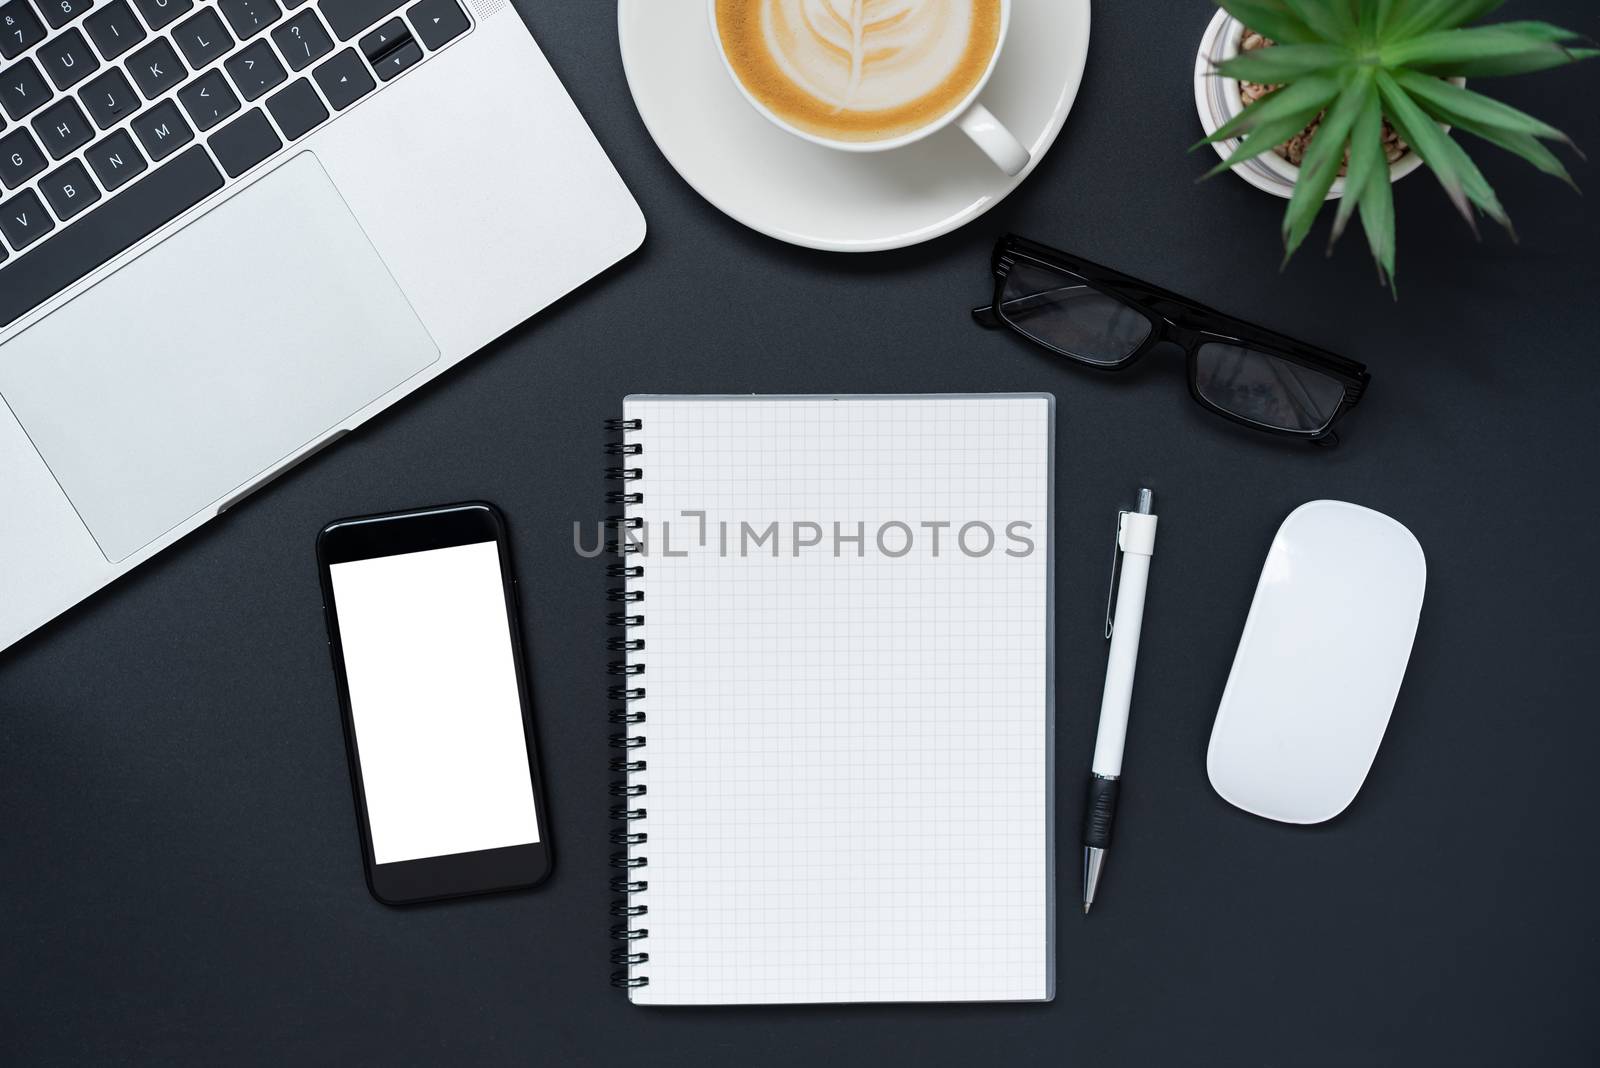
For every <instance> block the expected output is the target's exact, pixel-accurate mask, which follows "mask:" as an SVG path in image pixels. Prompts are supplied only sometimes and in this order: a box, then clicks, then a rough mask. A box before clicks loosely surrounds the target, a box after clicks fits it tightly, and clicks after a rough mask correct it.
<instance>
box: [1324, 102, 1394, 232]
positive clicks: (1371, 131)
mask: <svg viewBox="0 0 1600 1068" xmlns="http://www.w3.org/2000/svg"><path fill="white" fill-rule="evenodd" d="M1375 171H1382V172H1383V173H1382V176H1381V177H1382V179H1383V181H1384V183H1385V184H1388V181H1389V158H1388V156H1387V155H1385V154H1384V151H1383V105H1382V104H1381V103H1379V101H1378V95H1377V94H1376V93H1368V94H1367V97H1366V99H1365V100H1364V101H1363V102H1362V105H1361V113H1360V114H1359V115H1357V116H1356V121H1355V125H1354V126H1352V127H1351V129H1350V162H1349V164H1348V165H1347V166H1346V167H1345V176H1344V196H1343V197H1342V198H1341V199H1340V201H1339V210H1338V211H1337V212H1335V213H1334V216H1333V231H1332V233H1331V234H1330V235H1329V237H1328V251H1329V252H1332V251H1333V246H1334V243H1335V242H1337V241H1338V240H1339V238H1340V237H1341V236H1343V234H1344V228H1345V226H1346V225H1347V224H1348V223H1349V222H1350V216H1351V215H1352V214H1354V213H1355V210H1356V206H1357V204H1359V203H1360V200H1361V193H1362V191H1363V190H1365V189H1366V188H1367V183H1368V182H1370V181H1371V180H1372V177H1373V173H1374V172H1375Z"/></svg>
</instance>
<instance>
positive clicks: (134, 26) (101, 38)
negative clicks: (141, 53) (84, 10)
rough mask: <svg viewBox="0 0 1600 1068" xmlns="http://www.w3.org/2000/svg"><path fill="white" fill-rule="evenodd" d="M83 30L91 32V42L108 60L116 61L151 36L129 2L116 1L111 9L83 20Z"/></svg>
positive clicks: (123, 0)
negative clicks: (145, 30)
mask: <svg viewBox="0 0 1600 1068" xmlns="http://www.w3.org/2000/svg"><path fill="white" fill-rule="evenodd" d="M83 28H84V29H86V30H88V31H89V40H91V41H93V42H94V46H95V47H96V48H98V49H100V54H101V55H102V56H104V57H105V58H106V59H107V60H113V59H116V58H117V57H118V56H120V55H122V53H124V52H126V51H127V50H128V49H130V48H132V47H133V46H134V45H136V44H138V43H139V42H140V41H142V40H144V39H145V38H146V37H148V36H150V35H149V34H147V33H145V32H144V23H142V22H140V21H139V17H138V16H137V15H135V14H134V13H133V8H131V7H129V6H128V0H116V2H115V3H113V4H112V5H111V6H110V7H107V8H102V9H101V10H99V11H96V12H95V13H94V14H93V15H90V16H89V17H88V18H86V19H84V20H83Z"/></svg>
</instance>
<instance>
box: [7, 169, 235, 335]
mask: <svg viewBox="0 0 1600 1068" xmlns="http://www.w3.org/2000/svg"><path fill="white" fill-rule="evenodd" d="M221 188H222V175H221V174H220V173H219V172H218V171H217V167H216V164H214V163H212V162H211V158H210V157H209V156H207V155H206V152H205V149H203V148H201V147H200V146H198V145H196V146H195V147H193V148H190V149H188V150H187V151H184V152H180V153H179V154H178V155H176V156H174V157H172V159H171V160H170V161H169V162H167V163H165V164H163V165H162V166H160V167H157V168H156V169H155V170H153V171H151V172H150V173H149V174H148V175H147V176H145V177H144V178H142V179H140V180H139V181H137V182H134V183H133V184H132V185H130V186H128V188H127V189H124V190H123V191H122V192H121V193H118V194H117V195H116V196H114V197H112V198H111V199H110V200H108V201H106V202H105V204H104V205H102V206H101V207H99V208H96V209H95V210H94V211H92V212H90V213H89V215H88V216H87V217H86V218H85V219H84V221H82V222H80V223H76V224H74V225H72V226H68V227H66V228H65V229H63V230H62V231H61V232H60V233H59V234H57V235H56V236H55V237H53V238H51V239H50V240H49V241H46V242H45V243H44V244H42V245H40V246H39V247H38V248H36V249H34V250H33V251H32V252H30V253H28V254H27V255H26V256H20V257H18V258H17V259H15V260H13V261H12V262H11V263H9V264H7V265H6V266H5V267H4V268H0V326H4V325H5V324H7V323H10V322H13V321H15V320H16V319H17V318H18V317H20V316H22V315H24V314H25V313H27V312H28V311H29V310H31V309H33V308H35V307H37V306H39V305H40V304H42V303H44V302H45V301H46V300H48V299H50V297H52V296H54V295H55V294H56V293H59V292H60V291H61V290H62V289H64V288H66V287H67V286H69V285H71V284H72V283H73V282H75V281H77V280H78V279H79V278H82V277H83V276H84V275H86V274H88V273H89V272H90V271H92V270H94V269H95V268H96V267H98V266H100V265H101V264H102V263H104V262H106V260H109V259H110V258H111V257H113V256H115V255H117V254H118V253H119V252H122V251H124V250H125V249H127V248H128V247H129V246H130V245H132V244H134V243H135V242H136V241H139V240H140V239H142V238H144V237H147V236H149V235H150V234H151V233H154V232H155V231H156V230H159V229H160V228H161V227H163V226H165V225H166V224H167V223H169V222H171V221H172V220H173V219H175V218H177V217H178V216H179V215H182V214H183V213H184V212H185V211H188V210H189V209H190V208H192V207H194V206H195V205H196V204H198V203H200V201H202V200H204V199H205V198H206V197H207V196H209V195H211V194H212V193H214V192H216V191H217V190H218V189H221ZM23 195H24V196H29V195H31V194H23ZM12 199H13V200H15V199H20V198H18V197H13V198H12ZM35 203H37V201H35ZM40 211H41V213H42V212H43V209H42V208H41V209H40ZM11 214H12V213H11V212H7V211H6V206H5V205H4V204H0V229H6V230H7V236H10V234H9V229H8V226H9V224H8V222H7V219H8V218H9V217H10V215H11ZM13 244H14V243H13Z"/></svg>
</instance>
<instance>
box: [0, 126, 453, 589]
mask: <svg viewBox="0 0 1600 1068" xmlns="http://www.w3.org/2000/svg"><path fill="white" fill-rule="evenodd" d="M89 220H90V224H91V225H92V223H93V216H90V217H89ZM438 358H439V350H438V348H437V347H436V346H435V345H434V343H433V339H432V338H431V337H429V335H428V332H427V330H425V329H424V328H423V326H422V323H421V322H420V321H419V320H418V319H417V315H416V312H414V311H413V310H412V308H411V305H410V303H409V302H408V301H407V300H406V297H405V294H403V293H402V292H401V291H400V287H399V286H398V285H397V284H396V283H395V281H394V279H393V277H391V276H390V274H389V271H388V269H387V268H386V267H385V266H384V264H383V261H382V260H381V259H379V258H378V253H377V251H376V250H375V249H373V247H372V245H371V243H370V242H369V241H368V240H367V237H366V234H365V233H363V232H362V230H361V226H360V224H359V223H357V222H356V219H355V217H354V216H352V215H351V214H350V209H349V208H347V207H346V206H345V203H344V199H343V197H341V196H340V195H339V192H338V190H337V189H336V188H335V187H334V185H333V182H332V181H331V180H330V179H329V178H328V176H327V174H326V173H325V172H324V171H323V169H322V166H321V164H319V163H318V162H317V160H316V158H315V157H314V156H312V155H310V154H309V153H307V154H302V155H300V156H297V157H296V158H294V159H292V160H290V161H289V162H288V163H286V164H284V165H283V166H281V167H279V168H278V169H277V170H276V171H274V172H273V173H271V174H269V175H267V176H266V177H265V178H263V179H262V180H261V181H259V182H257V183H256V184H255V185H253V186H251V187H250V188H249V189H246V190H245V191H244V192H242V193H240V194H239V195H238V196H236V197H234V198H233V199H232V200H230V201H229V202H227V203H226V204H223V205H221V206H220V207H218V208H217V209H216V210H215V211H212V212H210V213H209V214H207V215H205V216H203V217H201V218H200V219H198V220H196V221H195V222H194V223H192V224H190V225H189V226H187V227H185V228H184V229H183V230H181V231H179V232H178V233H177V234H174V235H173V236H172V237H171V238H169V239H168V240H167V241H166V242H164V243H163V244H161V245H159V246H157V247H156V248H154V249H152V250H151V251H149V252H148V253H146V254H145V255H143V256H141V257H140V258H139V259H137V260H135V261H133V262H132V263H130V264H129V265H127V266H126V267H124V268H122V269H121V270H120V271H118V272H116V273H115V274H113V275H112V276H110V277H109V278H107V279H106V280H104V281H103V282H101V283H100V284H98V285H96V286H94V287H93V288H92V289H90V290H88V291H87V292H85V293H84V294H83V295H81V296H79V297H78V298H77V299H75V300H73V301H72V302H71V303H70V304H68V305H67V306H65V307H64V308H62V309H60V310H58V311H57V312H56V313H55V314H53V315H51V316H49V317H48V318H46V319H45V320H44V321H43V322H40V323H39V324H37V325H35V326H33V327H30V328H29V329H28V330H26V331H24V332H23V333H22V334H21V335H19V336H18V337H17V338H16V339H14V340H12V341H10V342H8V343H6V344H5V345H4V346H0V396H4V398H5V400H6V401H7V402H8V403H9V404H10V405H11V409H12V411H13V412H14V413H15V414H16V417H17V419H18V420H19V421H20V422H21V423H22V425H23V427H24V428H25V429H26V430H27V432H28V435H29V437H30V438H31V439H32V440H33V444H34V446H35V447H36V448H37V449H38V450H39V452H40V454H41V455H42V456H43V457H44V459H45V462H46V463H47V464H49V465H50V470H51V471H52V472H53V473H54V475H55V477H56V480H57V481H58V482H60V483H61V487H62V488H63V489H64V490H65V491H66V493H67V496H68V497H69V498H70V499H71V500H72V503H73V505H74V506H75V507H76V508H77V510H78V514H79V515H80V516H82V517H83V521H84V523H85V524H87V525H88V527H89V532H90V533H91V534H93V535H94V539H95V541H96V542H97V543H98V544H99V546H100V550H101V552H103V553H105V555H106V558H107V559H108V560H110V561H112V562H113V563H115V562H117V561H119V560H122V559H125V558H126V557H128V556H130V555H132V554H133V553H134V552H136V551H137V550H138V549H140V548H141V547H143V546H145V545H147V544H149V543H150V542H151V541H153V540H155V539H156V538H158V537H160V536H161V535H162V534H164V533H165V532H167V531H168V530H171V529H172V528H173V527H175V526H177V525H178V524H180V523H182V522H183V521H184V520H185V519H188V518H189V517H190V516H193V515H195V514H196V513H198V512H201V511H203V510H205V509H207V508H210V507H212V506H213V505H215V504H216V502H217V501H219V500H221V499H222V498H224V497H226V496H227V495H228V494H230V493H232V492H233V491H235V490H236V489H238V488H240V487H241V486H244V485H247V484H248V483H250V482H252V481H254V480H255V479H257V478H259V477H260V476H262V475H264V474H266V473H267V472H270V471H271V470H272V469H273V468H274V467H276V466H278V465H279V464H280V463H281V462H282V461H283V460H284V459H285V458H287V457H289V456H291V455H293V454H295V453H296V452H299V451H301V450H302V449H304V448H306V447H307V446H308V445H310V444H312V443H314V442H316V441H317V440H318V439H319V438H321V437H323V436H324V435H325V434H326V433H327V432H328V431H330V430H332V429H333V428H334V427H336V426H337V425H338V424H339V422H340V420H343V419H345V418H347V417H348V416H350V415H351V414H352V413H354V412H356V411H359V410H360V409H361V408H363V407H365V406H366V405H368V404H370V403H371V402H372V401H374V400H376V399H378V398H379V397H380V396H382V395H383V394H384V393H386V392H388V391H389V390H390V389H392V388H394V387H395V386H397V385H399V384H400V383H401V382H403V381H405V380H406V379H407V378H409V377H411V376H412V375H413V374H415V373H416V372H417V371H419V370H421V369H422V368H424V367H427V366H428V365H429V364H431V363H433V362H434V361H435V360H437V359H438Z"/></svg>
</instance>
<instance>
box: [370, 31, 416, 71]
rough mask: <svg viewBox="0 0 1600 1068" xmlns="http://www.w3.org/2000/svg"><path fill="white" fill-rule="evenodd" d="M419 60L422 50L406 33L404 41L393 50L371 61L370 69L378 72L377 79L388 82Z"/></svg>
mask: <svg viewBox="0 0 1600 1068" xmlns="http://www.w3.org/2000/svg"><path fill="white" fill-rule="evenodd" d="M421 58H422V48H421V47H420V46H419V45H418V44H417V42H416V41H414V40H412V39H411V35H410V34H409V33H408V34H406V36H405V40H403V41H400V42H399V43H397V44H396V45H395V46H394V47H393V48H391V49H389V50H388V51H387V52H385V53H384V54H383V55H381V56H379V57H378V58H377V59H375V60H373V61H372V69H373V70H375V71H377V72H378V77H380V78H382V79H383V80H384V81H388V80H389V79H390V78H393V77H394V76H395V75H396V74H399V73H400V72H401V71H403V70H405V69H406V68H407V67H409V66H411V64H413V63H415V62H416V61H417V60H419V59H421Z"/></svg>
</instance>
